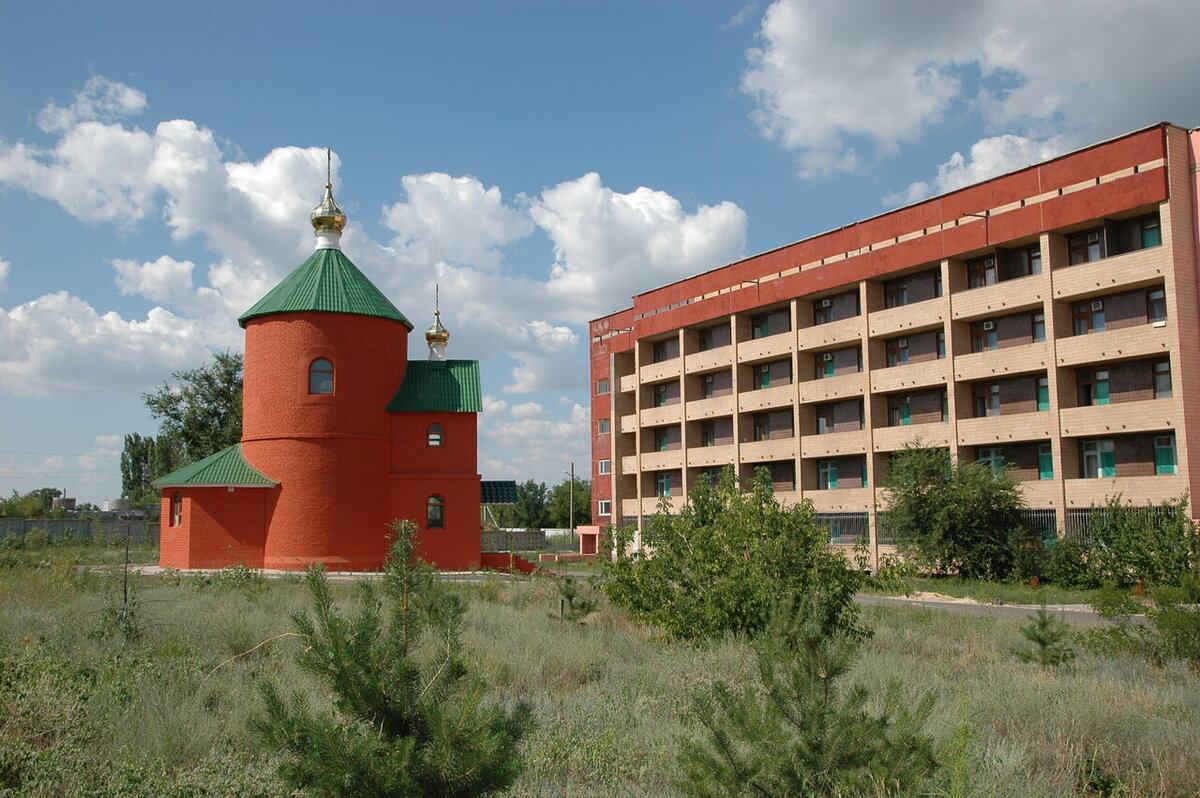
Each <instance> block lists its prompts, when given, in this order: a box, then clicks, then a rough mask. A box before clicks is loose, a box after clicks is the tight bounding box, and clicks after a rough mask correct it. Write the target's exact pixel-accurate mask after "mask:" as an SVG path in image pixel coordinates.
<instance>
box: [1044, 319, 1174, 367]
mask: <svg viewBox="0 0 1200 798" xmlns="http://www.w3.org/2000/svg"><path fill="white" fill-rule="evenodd" d="M1168 323H1169V322H1167V323H1161V324H1162V326H1159V327H1156V326H1154V325H1153V324H1145V325H1141V326H1138V327H1122V328H1121V329H1118V330H1109V331H1107V332H1102V333H1089V334H1088V335H1073V336H1071V337H1070V338H1062V339H1060V340H1058V341H1057V342H1056V343H1055V349H1056V354H1057V355H1058V365H1060V366H1080V365H1083V364H1085V363H1102V362H1104V361H1106V360H1128V359H1130V358H1137V357H1154V356H1155V355H1166V354H1167V352H1168V350H1169V349H1170V344H1169V342H1168V331H1169V328H1168V327H1167V324H1168Z"/></svg>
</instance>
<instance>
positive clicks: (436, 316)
mask: <svg viewBox="0 0 1200 798" xmlns="http://www.w3.org/2000/svg"><path fill="white" fill-rule="evenodd" d="M425 340H426V341H427V342H428V343H429V345H430V346H435V345H437V346H445V345H446V344H448V343H450V331H449V330H447V329H446V328H445V327H443V326H442V312H441V311H440V310H435V311H434V312H433V326H432V327H430V328H429V329H428V330H426V331H425Z"/></svg>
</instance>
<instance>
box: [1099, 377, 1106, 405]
mask: <svg viewBox="0 0 1200 798" xmlns="http://www.w3.org/2000/svg"><path fill="white" fill-rule="evenodd" d="M1096 404H1098V405H1106V404H1108V380H1099V379H1098V380H1096Z"/></svg>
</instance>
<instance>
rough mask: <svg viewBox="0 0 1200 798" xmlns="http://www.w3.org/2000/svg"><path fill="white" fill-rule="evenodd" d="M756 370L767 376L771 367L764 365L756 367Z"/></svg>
mask: <svg viewBox="0 0 1200 798" xmlns="http://www.w3.org/2000/svg"><path fill="white" fill-rule="evenodd" d="M758 370H759V371H761V372H762V373H763V374H767V373H769V372H770V371H771V367H770V366H768V365H766V364H765V363H764V364H763V365H761V366H759V367H758Z"/></svg>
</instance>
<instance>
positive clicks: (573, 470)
mask: <svg viewBox="0 0 1200 798" xmlns="http://www.w3.org/2000/svg"><path fill="white" fill-rule="evenodd" d="M567 495H568V496H569V497H570V498H569V499H568V501H569V502H570V504H571V540H575V463H571V491H570V493H569V494H567Z"/></svg>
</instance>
